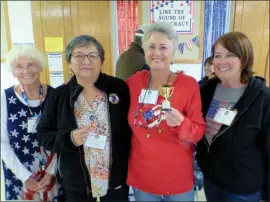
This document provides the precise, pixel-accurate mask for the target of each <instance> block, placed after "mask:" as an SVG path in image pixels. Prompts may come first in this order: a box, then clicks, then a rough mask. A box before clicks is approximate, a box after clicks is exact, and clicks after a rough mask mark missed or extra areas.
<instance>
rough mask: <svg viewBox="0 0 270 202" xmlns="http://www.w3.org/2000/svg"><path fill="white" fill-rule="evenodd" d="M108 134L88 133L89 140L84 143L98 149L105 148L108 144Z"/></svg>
mask: <svg viewBox="0 0 270 202" xmlns="http://www.w3.org/2000/svg"><path fill="white" fill-rule="evenodd" d="M106 140H107V136H104V135H98V134H95V133H88V137H87V140H86V141H85V143H84V145H85V146H88V147H92V148H96V149H104V148H105V144H106Z"/></svg>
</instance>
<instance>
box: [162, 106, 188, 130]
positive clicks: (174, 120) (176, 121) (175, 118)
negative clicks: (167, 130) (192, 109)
mask: <svg viewBox="0 0 270 202" xmlns="http://www.w3.org/2000/svg"><path fill="white" fill-rule="evenodd" d="M164 114H165V120H166V122H167V124H168V126H171V127H177V126H180V124H181V123H182V122H183V120H184V116H183V115H182V114H181V113H180V112H179V111H178V110H177V109H175V108H171V111H167V112H164Z"/></svg>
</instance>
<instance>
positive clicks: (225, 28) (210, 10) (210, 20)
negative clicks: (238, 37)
mask: <svg viewBox="0 0 270 202" xmlns="http://www.w3.org/2000/svg"><path fill="white" fill-rule="evenodd" d="M231 8H232V1H228V0H223V1H220V0H215V1H213V0H206V1H205V5H204V38H203V59H202V69H203V63H204V61H205V59H206V58H208V57H209V56H211V48H212V45H213V44H214V42H215V40H216V39H217V38H218V37H219V36H220V35H222V34H225V33H227V32H229V31H230V25H231V11H232V9H231ZM203 76H204V71H202V77H203Z"/></svg>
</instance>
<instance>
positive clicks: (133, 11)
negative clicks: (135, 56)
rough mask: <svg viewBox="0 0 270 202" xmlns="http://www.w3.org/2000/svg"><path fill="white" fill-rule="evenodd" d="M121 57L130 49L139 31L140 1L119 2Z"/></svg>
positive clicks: (118, 22) (122, 0)
mask: <svg viewBox="0 0 270 202" xmlns="http://www.w3.org/2000/svg"><path fill="white" fill-rule="evenodd" d="M117 24H118V46H119V55H120V54H121V53H123V52H124V51H125V50H127V49H128V46H129V45H130V43H131V42H132V41H133V39H134V36H135V33H136V30H137V29H138V0H129V1H126V0H120V1H119V0H118V1H117Z"/></svg>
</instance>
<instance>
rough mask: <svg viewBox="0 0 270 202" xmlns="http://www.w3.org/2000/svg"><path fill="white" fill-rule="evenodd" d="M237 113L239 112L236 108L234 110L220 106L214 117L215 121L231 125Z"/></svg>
mask: <svg viewBox="0 0 270 202" xmlns="http://www.w3.org/2000/svg"><path fill="white" fill-rule="evenodd" d="M236 114H237V111H236V110H235V111H232V110H228V109H225V108H220V109H219V110H218V112H217V114H216V116H215V117H214V121H215V122H218V123H222V124H225V125H227V126H229V125H231V123H232V121H233V120H234V118H235V116H236Z"/></svg>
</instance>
